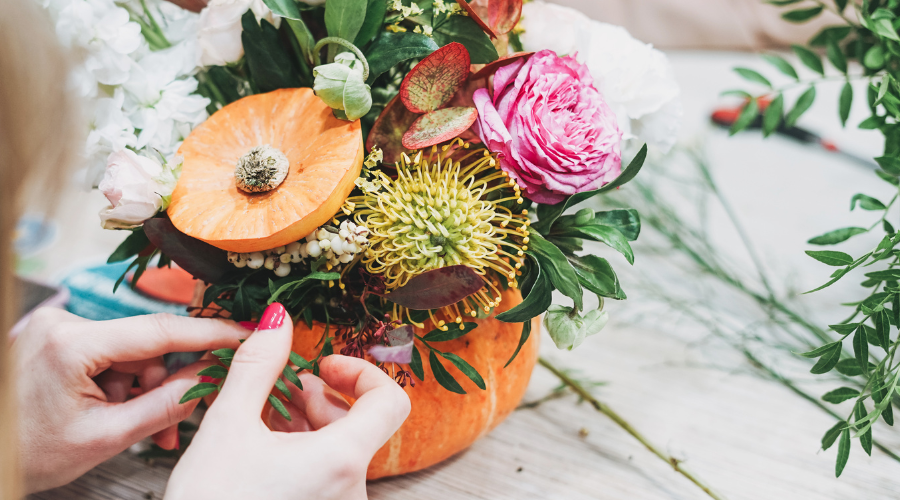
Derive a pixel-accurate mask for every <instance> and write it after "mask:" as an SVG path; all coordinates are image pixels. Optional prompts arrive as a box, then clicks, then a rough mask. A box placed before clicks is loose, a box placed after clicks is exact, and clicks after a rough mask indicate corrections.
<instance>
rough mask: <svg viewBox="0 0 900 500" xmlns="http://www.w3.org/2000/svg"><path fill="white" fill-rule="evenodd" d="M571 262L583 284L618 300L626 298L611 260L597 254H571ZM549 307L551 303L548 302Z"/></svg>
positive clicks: (596, 292) (591, 289) (595, 291)
mask: <svg viewBox="0 0 900 500" xmlns="http://www.w3.org/2000/svg"><path fill="white" fill-rule="evenodd" d="M569 262H570V263H571V264H572V268H573V269H575V273H576V274H577V275H578V280H579V281H580V282H581V286H583V287H584V288H587V289H588V290H590V291H591V292H593V293H595V294H597V295H599V296H601V297H607V298H611V299H616V300H624V299H625V298H626V297H625V292H623V291H622V287H621V286H620V284H619V278H618V276H616V272H615V271H613V268H612V266H610V265H609V262H607V261H606V259H604V258H602V257H598V256H596V255H585V256H583V257H579V256H577V255H572V256H569ZM548 307H549V304H548Z"/></svg>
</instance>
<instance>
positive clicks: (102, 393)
mask: <svg viewBox="0 0 900 500" xmlns="http://www.w3.org/2000/svg"><path fill="white" fill-rule="evenodd" d="M249 333H250V332H249V331H248V330H246V329H244V328H241V327H240V326H238V325H237V324H235V323H233V322H230V321H223V320H215V319H202V318H185V317H180V316H173V315H168V314H154V315H149V316H137V317H133V318H126V319H117V320H112V321H88V320H86V319H83V318H79V317H77V316H74V315H72V314H69V313H67V312H64V311H60V310H57V309H41V310H38V311H36V312H35V313H34V315H33V317H32V319H31V321H30V322H29V323H28V326H27V327H26V328H25V331H24V332H22V334H21V335H20V336H19V337H18V339H17V340H16V341H15V343H14V344H13V350H14V351H15V352H16V358H17V364H18V368H19V369H18V381H17V385H18V395H19V396H18V401H19V416H20V418H19V435H20V436H21V439H20V443H21V450H20V463H21V464H22V472H23V473H24V476H25V487H26V489H27V491H40V490H45V489H48V488H53V487H56V486H61V485H63V484H66V483H68V482H70V481H72V480H74V479H75V478H77V477H78V476H80V475H82V474H84V473H85V472H87V471H88V470H90V469H91V468H93V467H94V466H96V465H98V464H100V463H101V462H103V461H105V460H107V459H109V458H111V457H113V456H115V455H116V454H118V453H120V452H122V451H124V450H125V449H127V448H128V447H129V446H131V445H132V444H134V443H136V442H138V441H140V440H141V439H143V438H145V437H147V436H150V435H153V436H154V440H155V441H156V442H157V444H159V445H160V446H162V447H163V448H167V449H171V448H174V447H176V446H177V444H178V429H177V424H178V422H180V421H181V420H184V419H185V418H187V417H188V416H189V415H190V414H191V412H192V411H193V410H194V407H195V406H196V404H197V401H194V402H192V403H189V404H184V405H182V404H179V403H178V401H179V399H180V398H181V396H182V395H183V394H184V393H185V391H187V390H188V389H189V388H191V387H192V386H193V385H194V384H196V383H197V382H198V377H197V376H196V373H197V372H198V371H200V370H202V369H203V368H205V367H206V366H209V365H210V364H212V363H211V362H209V361H202V362H198V363H195V364H193V365H191V366H188V367H185V368H184V369H182V370H180V371H179V372H178V373H176V374H174V375H172V376H169V373H168V372H167V371H166V367H165V365H164V364H163V360H162V355H163V354H165V353H169V352H177V351H182V352H183V351H201V350H208V349H218V348H222V347H231V348H236V347H237V346H238V345H239V342H238V339H241V338H245V337H247V335H248V334H249ZM135 377H136V378H137V381H138V383H139V384H140V386H141V389H142V394H140V395H139V396H137V397H135V398H132V399H130V400H127V401H126V398H128V396H129V393H130V391H131V388H132V385H133V382H134V379H135Z"/></svg>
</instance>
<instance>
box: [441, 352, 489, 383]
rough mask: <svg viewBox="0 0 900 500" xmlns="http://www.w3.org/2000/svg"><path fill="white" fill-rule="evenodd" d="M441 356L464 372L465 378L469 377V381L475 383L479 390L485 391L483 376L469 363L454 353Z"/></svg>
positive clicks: (443, 353) (445, 353)
mask: <svg viewBox="0 0 900 500" xmlns="http://www.w3.org/2000/svg"><path fill="white" fill-rule="evenodd" d="M441 356H443V357H444V359H446V360H449V361H450V362H451V363H453V365H454V366H456V368H458V369H459V371H461V372H463V374H464V375H465V376H467V377H469V380H471V381H472V382H475V385H477V386H478V388H479V389H481V390H484V389H485V387H486V386H485V385H484V379H483V378H481V375H479V374H478V370H476V369H475V368H474V367H473V366H472V365H470V364H469V363H467V362H466V360H464V359H462V358H461V357H459V356H457V355H456V354H453V353H452V352H442V353H441Z"/></svg>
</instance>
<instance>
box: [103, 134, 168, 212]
mask: <svg viewBox="0 0 900 500" xmlns="http://www.w3.org/2000/svg"><path fill="white" fill-rule="evenodd" d="M164 173H165V169H164V167H163V165H162V164H161V163H160V162H159V161H156V160H152V159H150V158H146V157H144V156H138V155H137V154H135V153H134V152H133V151H131V150H128V149H123V150H121V151H116V152H115V153H113V154H111V155H109V162H108V165H107V167H106V173H105V174H104V176H103V180H102V181H100V191H101V192H103V194H104V195H105V196H106V199H107V200H109V202H110V206H109V207H107V208H104V209H103V210H101V211H100V221H101V222H102V224H103V227H104V228H105V229H120V228H129V227H135V226H138V225H140V224H143V223H144V221H145V220H147V219H149V218H151V217H153V216H154V215H156V214H157V212H159V211H160V210H161V209H162V208H163V205H164V198H165V197H168V196H169V195H171V194H172V189H173V187H174V183H172V182H169V181H170V179H168V176H167V175H164ZM160 181H163V182H160Z"/></svg>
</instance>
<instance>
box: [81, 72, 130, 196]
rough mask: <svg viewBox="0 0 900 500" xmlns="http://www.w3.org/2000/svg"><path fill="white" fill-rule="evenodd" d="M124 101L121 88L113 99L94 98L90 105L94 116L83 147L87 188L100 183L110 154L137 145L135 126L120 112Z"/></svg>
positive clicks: (114, 94)
mask: <svg viewBox="0 0 900 500" xmlns="http://www.w3.org/2000/svg"><path fill="white" fill-rule="evenodd" d="M124 100H125V93H124V92H123V91H122V89H121V88H120V89H116V91H115V92H114V93H113V96H112V97H103V98H100V99H96V100H94V102H93V103H92V105H93V117H92V119H91V122H90V128H89V132H88V137H87V144H86V146H85V155H86V157H87V178H86V181H87V182H88V185H89V186H95V185H96V184H97V182H98V181H99V180H100V177H101V176H102V175H103V171H104V169H105V168H106V164H107V158H108V157H109V155H110V153H112V152H113V151H119V150H121V149H124V148H125V147H126V146H134V144H135V143H136V142H137V137H136V136H135V134H134V125H132V123H131V121H130V120H128V118H127V117H126V116H125V113H123V112H122V105H123V102H124Z"/></svg>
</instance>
